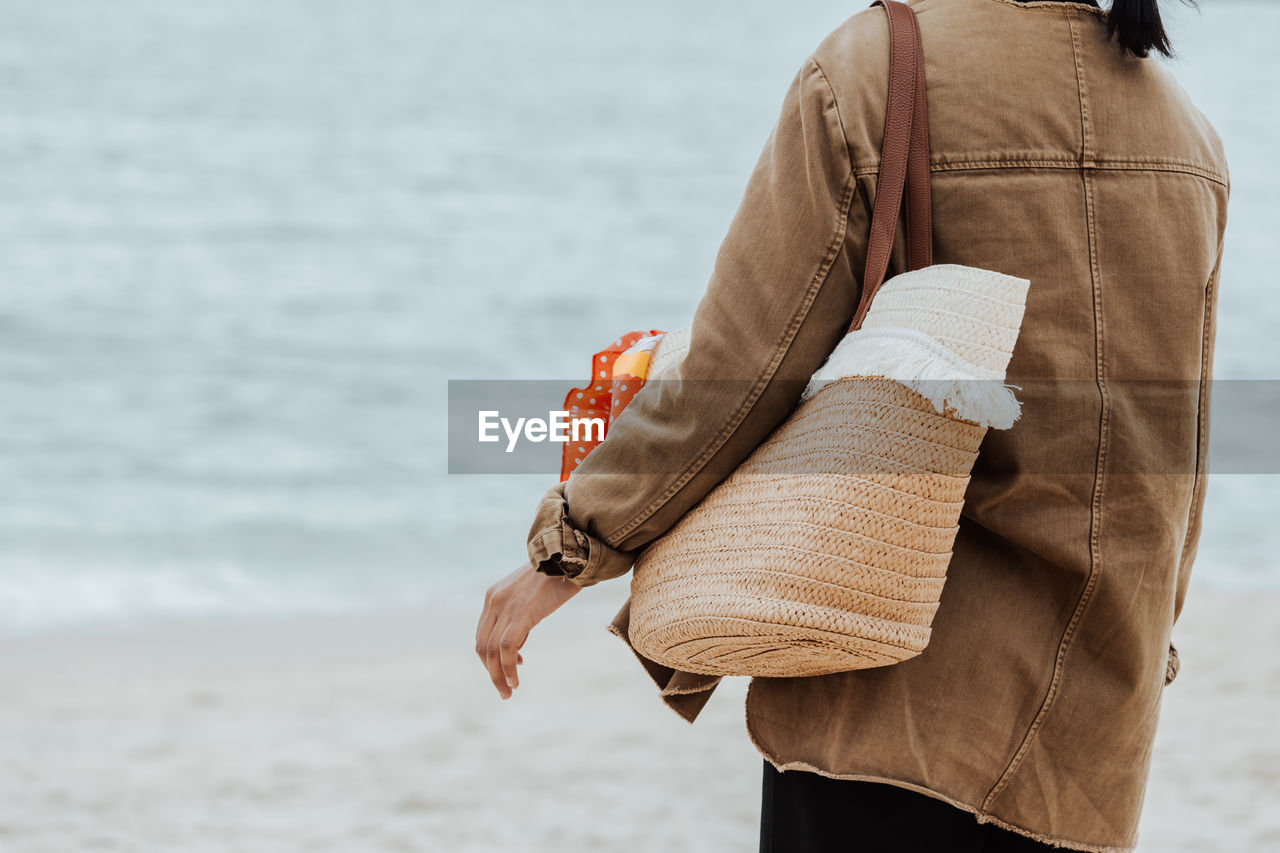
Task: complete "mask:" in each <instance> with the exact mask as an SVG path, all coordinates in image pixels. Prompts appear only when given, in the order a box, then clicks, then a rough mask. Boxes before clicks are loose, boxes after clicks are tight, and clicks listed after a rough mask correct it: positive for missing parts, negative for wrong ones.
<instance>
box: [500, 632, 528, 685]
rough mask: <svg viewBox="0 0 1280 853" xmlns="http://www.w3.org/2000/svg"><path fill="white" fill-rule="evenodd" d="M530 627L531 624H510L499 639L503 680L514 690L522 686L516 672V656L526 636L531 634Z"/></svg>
mask: <svg viewBox="0 0 1280 853" xmlns="http://www.w3.org/2000/svg"><path fill="white" fill-rule="evenodd" d="M529 627H531V626H524V627H521V626H517V625H515V624H512V625H509V626H507V630H506V631H504V632H503V634H502V638H501V639H500V640H498V656H499V669H500V670H501V671H502V678H503V681H504V682H505V683H506V685H507V686H508V687H510V688H511V689H512V690H514V689H516V688H517V687H519V686H520V677H519V675H517V674H516V658H517V657H519V655H520V647H521V646H523V645H524V641H525V638H526V637H528V636H529Z"/></svg>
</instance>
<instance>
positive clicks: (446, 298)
mask: <svg viewBox="0 0 1280 853" xmlns="http://www.w3.org/2000/svg"><path fill="white" fill-rule="evenodd" d="M1171 5H1172V4H1171ZM861 7H862V4H861V3H855V4H848V3H836V2H829V0H822V1H821V2H813V3H807V4H800V5H797V4H778V3H771V2H764V1H763V0H752V2H742V0H735V2H726V0H716V2H702V3H696V4H690V3H682V2H675V0H658V2H646V3H614V2H604V3H600V2H585V0H580V2H572V0H555V2H543V3H517V2H512V1H511V0H506V2H488V3H464V2H447V1H446V0H427V2H418V0H382V2H378V3H344V2H339V0H312V1H311V2H301V0H291V1H290V0H280V2H272V3H261V2H248V0H226V2H219V3H209V4H191V3H181V4H180V3H170V2H161V1H160V0H119V2H115V3H97V2H90V0H78V2H72V0H67V2H60V3H46V4H34V3H29V4H10V5H9V6H7V7H6V9H5V11H4V13H3V18H2V23H3V25H2V26H0V92H2V93H3V94H2V95H0V627H6V628H12V627H20V628H31V627H35V628H42V627H50V626H54V627H56V626H60V625H67V624H75V623H80V622H84V621H86V620H104V619H105V620H115V621H122V620H123V621H129V620H137V619H140V618H152V617H171V616H182V615H187V614H206V613H219V612H234V613H275V612H291V611H299V610H317V609H343V608H351V607H362V606H381V605H384V604H387V603H400V604H413V603H425V602H430V601H432V600H436V599H439V598H441V597H448V596H456V597H458V598H459V600H463V601H471V599H473V598H474V599H475V600H474V602H473V603H474V604H475V606H476V608H477V610H478V606H479V597H478V594H479V591H481V590H483V588H484V587H485V586H487V585H488V584H489V583H491V582H492V581H494V580H496V579H497V578H498V577H500V576H502V575H504V574H506V573H507V572H508V571H509V570H510V569H511V568H512V567H514V566H515V565H516V563H517V562H519V561H521V560H522V559H523V558H524V557H523V554H524V538H525V534H526V531H527V528H528V524H529V521H530V519H531V516H532V511H533V508H534V504H535V502H536V500H537V498H538V497H539V496H540V495H541V493H542V491H543V490H544V489H545V488H546V486H548V485H549V484H550V482H551V480H552V479H553V478H552V477H551V476H546V477H534V476H510V477H499V476H473V477H466V476H450V475H449V474H447V472H446V459H445V413H444V404H445V399H446V382H447V380H449V379H478V378H557V379H558V378H569V379H575V380H579V379H585V376H584V375H582V374H584V373H585V370H586V364H585V363H584V358H585V357H586V356H587V355H588V354H590V353H591V352H594V351H595V350H596V349H598V348H599V347H600V346H601V345H602V344H604V343H607V342H608V340H609V339H611V338H612V337H614V336H615V335H616V334H618V333H620V332H622V331H627V330H630V329H638V328H668V327H674V326H681V325H686V324H687V323H688V320H689V317H690V316H691V313H692V310H693V307H694V306H695V305H696V303H697V300H698V298H699V296H700V295H701V293H702V291H703V289H704V288H705V285H706V281H707V278H708V276H709V274H710V271H711V267H712V263H713V261H714V258H715V252H716V250H717V248H718V245H719V242H720V240H721V239H722V237H723V235H724V232H725V229H726V228H727V227H728V223H729V220H730V218H731V217H732V215H733V211H734V209H735V208H736V206H737V203H738V201H739V199H740V198H741V194H742V190H743V187H744V186H745V182H746V179H747V176H748V175H749V173H750V170H751V167H752V166H753V165H754V163H755V160H756V157H757V155H758V154H759V152H760V149H761V147H762V146H763V144H764V142H765V139H766V137H767V136H768V133H769V130H770V128H771V127H772V125H773V122H774V120H775V119H776V117H777V113H778V108H779V106H780V104H781V101H782V96H783V94H784V93H785V91H786V89H787V87H788V85H789V83H790V81H791V79H792V76H793V75H794V73H795V71H796V69H797V68H799V66H800V63H801V62H802V61H803V59H804V57H805V56H806V55H807V54H808V53H809V52H810V51H811V50H812V49H813V48H814V47H815V46H816V44H817V43H818V41H819V40H821V38H822V37H823V36H824V35H825V34H826V33H828V32H829V31H830V30H831V29H833V28H834V27H835V26H836V25H838V24H839V23H840V22H841V21H842V20H844V19H845V18H846V17H848V16H849V15H851V14H853V13H854V12H856V11H857V10H858V9H860V8H861ZM1169 14H1170V16H1171V17H1172V18H1173V26H1172V29H1173V33H1174V37H1175V43H1176V44H1177V46H1178V47H1179V49H1180V52H1181V58H1180V60H1179V61H1177V62H1176V63H1173V64H1172V66H1171V67H1173V69H1174V70H1175V73H1177V74H1178V75H1179V76H1180V78H1181V79H1182V80H1183V81H1184V84H1185V85H1186V86H1187V88H1188V89H1189V90H1190V92H1191V93H1192V95H1193V97H1195V98H1196V99H1197V100H1198V102H1199V103H1200V104H1201V106H1202V108H1203V109H1204V111H1205V112H1206V113H1207V114H1208V115H1209V116H1210V118H1211V119H1212V120H1213V121H1214V122H1215V124H1216V125H1217V127H1218V128H1219V129H1220V131H1221V132H1222V135H1223V137H1224V139H1225V140H1226V144H1227V148H1228V154H1229V156H1230V160H1231V167H1232V180H1233V195H1232V210H1231V231H1230V235H1229V239H1228V247H1227V260H1226V262H1225V263H1224V267H1223V275H1222V297H1221V316H1220V319H1219V336H1220V337H1219V340H1220V344H1219V348H1218V356H1217V367H1218V375H1219V376H1227V377H1234V378H1255V379H1271V378H1277V377H1280V356H1277V353H1276V351H1275V348H1274V347H1273V346H1272V340H1273V338H1272V331H1271V330H1273V329H1275V328H1276V327H1277V324H1278V323H1280V316H1278V315H1280V297H1278V296H1277V291H1276V288H1275V285H1274V271H1275V270H1276V269H1277V268H1280V256H1278V252H1277V249H1276V244H1275V242H1274V234H1275V232H1276V230H1277V227H1276V226H1277V224H1278V222H1277V221H1278V219H1280V215H1278V207H1277V202H1276V199H1277V198H1280V177H1278V172H1277V169H1276V168H1275V166H1274V165H1273V161H1272V159H1271V152H1270V148H1269V144H1270V142H1271V140H1274V139H1276V138H1278V137H1280V111H1277V110H1276V109H1274V97H1273V94H1272V90H1273V86H1272V85H1270V84H1271V83H1274V81H1275V79H1276V75H1277V73H1280V60H1277V59H1276V58H1275V53H1274V51H1272V50H1270V46H1269V44H1268V39H1269V38H1270V34H1271V33H1274V32H1276V31H1278V30H1280V9H1277V8H1274V7H1272V6H1271V5H1270V4H1268V3H1254V4H1244V3H1239V4H1232V3H1226V2H1215V3H1212V4H1210V3H1205V4H1203V13H1202V14H1200V15H1197V14H1196V13H1194V12H1190V11H1183V10H1180V9H1178V8H1171V9H1170V10H1169ZM1268 81H1270V83H1269V82H1268ZM1266 104H1271V107H1269V108H1264V106H1265V105H1266ZM548 403H549V405H553V406H554V405H556V404H558V403H559V401H558V400H549V401H548ZM1278 482H1280V481H1278V480H1277V479H1276V478H1259V477H1240V476H1235V477H1215V478H1214V479H1213V482H1212V483H1211V486H1210V503H1209V511H1208V516H1207V521H1206V527H1205V533H1204V539H1203V544H1202V548H1201V554H1200V560H1199V562H1198V564H1197V569H1196V578H1197V580H1198V581H1199V582H1203V583H1206V584H1232V585H1241V584H1244V585H1252V584H1263V585H1280V568H1278V567H1277V562H1278V561H1277V559H1276V558H1275V556H1274V555H1275V554H1276V553H1277V551H1280V528H1277V527H1276V526H1275V525H1274V524H1273V523H1272V519H1273V518H1274V517H1275V514H1276V511H1277V509H1280V500H1278V499H1277V496H1276V495H1277V483H1278Z"/></svg>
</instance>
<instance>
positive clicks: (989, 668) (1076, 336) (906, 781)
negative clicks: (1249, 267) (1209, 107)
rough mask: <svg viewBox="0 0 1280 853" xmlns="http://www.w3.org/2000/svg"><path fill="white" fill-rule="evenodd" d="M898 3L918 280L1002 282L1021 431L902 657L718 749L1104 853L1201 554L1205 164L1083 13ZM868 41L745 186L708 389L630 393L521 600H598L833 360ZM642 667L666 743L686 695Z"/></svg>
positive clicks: (1185, 111) (847, 58)
mask: <svg viewBox="0 0 1280 853" xmlns="http://www.w3.org/2000/svg"><path fill="white" fill-rule="evenodd" d="M911 5H912V7H913V8H914V9H915V11H916V12H917V13H918V15H919V22H920V28H921V33H922V39H923V44H924V51H925V56H926V68H927V75H928V100H929V109H930V120H931V130H930V139H931V144H932V149H933V150H932V161H931V172H932V182H933V214H934V241H935V242H934V259H935V261H936V262H938V263H955V264H967V265H972V266H978V267H985V268H988V269H993V270H998V271H1000V272H1004V273H1008V274H1011V275H1016V276H1020V277H1023V278H1027V279H1029V280H1030V281H1031V291H1030V295H1029V297H1028V300H1027V310H1026V317H1025V320H1024V325H1023V329H1022V334H1021V338H1020V339H1019V341H1018V344H1017V348H1016V349H1015V351H1014V354H1013V360H1012V362H1011V364H1010V366H1009V382H1011V383H1013V384H1015V385H1019V386H1021V388H1022V390H1021V391H1020V392H1019V394H1018V395H1019V397H1020V399H1021V400H1022V402H1023V414H1022V418H1021V420H1020V421H1018V423H1016V424H1015V425H1014V427H1013V428H1012V429H1010V430H1007V431H992V432H990V433H989V434H988V436H987V439H986V441H985V443H984V444H983V447H982V452H981V455H980V457H979V460H978V464H977V467H976V468H975V471H974V476H973V480H972V483H971V485H970V488H969V490H968V493H967V495H966V502H965V508H964V513H963V517H962V519H961V527H960V533H959V536H958V538H957V540H956V543H955V555H954V558H953V559H952V561H951V564H950V568H949V570H948V579H947V582H946V587H945V589H944V591H943V595H942V604H941V607H940V608H939V610H938V613H937V616H936V618H935V621H934V627H933V636H932V640H931V642H930V644H929V646H928V648H927V649H926V650H925V652H924V653H923V654H922V655H920V656H919V657H917V658H913V659H911V660H908V661H906V662H904V663H901V664H897V665H895V666H887V667H881V668H877V669H868V670H861V671H857V672H847V673H839V674H835V675H828V676H821V677H815V678H756V679H753V681H752V682H751V685H750V688H749V692H748V696H747V723H748V730H749V732H750V736H751V738H752V741H753V742H754V744H755V745H756V746H757V747H758V748H759V750H760V751H761V752H762V753H763V754H764V755H766V756H767V757H768V758H769V759H770V760H771V761H772V762H773V763H774V764H776V765H777V766H779V767H781V768H804V769H808V770H814V771H817V772H820V773H823V774H825V775H829V776H834V777H841V778H859V779H874V780H882V781H887V782H891V783H893V784H896V785H901V786H904V787H907V788H912V789H915V790H919V791H923V792H926V793H928V794H930V795H932V796H935V797H938V798H941V799H943V800H946V801H947V802H950V803H952V804H954V805H956V806H958V807H960V808H963V809H966V810H968V811H970V812H973V813H974V814H976V815H977V817H978V819H979V820H982V821H993V822H996V823H999V824H1001V825H1004V826H1008V827H1011V828H1013V829H1015V830H1018V831H1020V832H1023V833H1025V834H1027V835H1031V836H1034V837H1036V838H1039V839H1042V840H1046V841H1049V842H1052V843H1055V844H1059V845H1062V846H1065V847H1070V848H1075V849H1081V850H1127V849H1129V848H1131V847H1132V846H1133V845H1134V843H1135V837H1136V826H1137V823H1138V816H1139V812H1140V810H1141V805H1142V798H1143V791H1144V788H1145V785H1146V780H1147V773H1148V767H1149V762H1150V757H1151V745H1152V740H1153V737H1154V733H1155V727H1156V718H1157V714H1158V709H1159V705H1160V700H1161V695H1162V691H1163V688H1164V685H1165V684H1166V682H1167V680H1172V676H1173V674H1174V672H1176V656H1175V655H1174V654H1173V652H1172V647H1171V644H1170V631H1171V629H1172V627H1173V623H1174V621H1175V619H1176V618H1177V616H1178V613H1179V612H1180V610H1181V608H1182V604H1183V600H1184V596H1185V593H1186V589H1187V580H1188V576H1189V572H1190V568H1191V562H1192V559H1193V557H1194V556H1195V551H1196V543H1197V540H1198V538H1199V532H1200V517H1201V507H1202V505H1203V501H1204V489H1205V477H1204V468H1205V463H1206V447H1207V438H1208V435H1207V430H1208V399H1207V384H1206V383H1205V382H1204V381H1203V380H1207V379H1208V378H1209V376H1210V372H1211V367H1212V352H1213V336H1214V322H1215V318H1214V306H1215V304H1216V301H1217V300H1216V297H1217V283H1218V265H1219V259H1220V256H1221V252H1222V235H1223V230H1224V227H1225V223H1226V211H1227V194H1228V178H1227V166H1226V161H1225V158H1224V155H1223V150H1222V145H1221V143H1220V141H1219V139H1218V137H1217V135H1216V134H1215V132H1214V130H1213V128H1212V127H1211V126H1210V125H1209V123H1208V122H1207V121H1206V120H1205V118H1204V117H1203V116H1202V115H1201V113H1200V112H1199V111H1198V110H1197V109H1196V108H1195V106H1194V105H1193V104H1192V103H1191V101H1190V100H1189V99H1188V97H1187V95H1186V94H1185V92H1184V91H1183V90H1182V89H1181V88H1180V87H1179V86H1178V84H1177V83H1176V82H1175V81H1174V80H1173V78H1172V77H1171V75H1170V74H1169V73H1168V71H1166V69H1165V68H1164V67H1162V66H1161V65H1160V64H1159V63H1158V62H1157V61H1155V60H1153V59H1135V58H1132V57H1125V56H1122V55H1121V54H1120V53H1119V51H1118V50H1117V48H1116V47H1115V46H1114V45H1113V43H1111V42H1109V41H1108V40H1107V37H1106V33H1105V24H1104V18H1103V16H1102V13H1101V12H1100V11H1099V10H1098V9H1096V8H1093V7H1091V6H1088V5H1085V4H1082V3H1072V2H1040V3H1036V2H1031V3H1015V2H1012V0H914V2H912V3H911ZM887 35H888V32H887V26H886V23H885V19H884V13H883V11H882V10H880V9H868V10H866V11H862V12H859V13H858V14H855V15H853V17H851V18H850V19H848V20H847V21H845V22H844V23H843V24H841V25H840V26H839V27H838V28H837V29H836V30H835V31H833V32H832V33H831V34H830V35H828V36H827V37H826V38H825V39H824V40H823V41H822V42H821V44H820V45H819V46H818V47H817V49H816V50H815V51H814V52H813V54H812V55H811V56H810V57H809V58H808V59H806V61H805V62H804V64H803V65H802V67H801V68H800V70H799V72H798V73H797V74H796V76H795V79H794V81H793V82H792V84H791V88H790V90H789V91H788V92H787V95H786V98H785V100H784V102H783V105H782V110H781V115H780V117H779V119H778V122H777V126H776V127H775V129H774V131H773V133H772V134H771V136H770V138H769V140H768V142H767V144H766V146H765V148H764V152H763V153H762V155H761V157H760V159H759V162H758V164H757V166H756V168H755V170H754V172H753V173H752V175H751V178H750V181H749V183H748V185H747V188H746V192H745V194H744V196H743V199H742V202H741V206H740V208H739V210H738V212H737V214H736V215H735V217H734V219H733V221H732V223H731V225H730V228H729V232H728V235H727V236H726V237H725V239H724V242H723V244H722V245H721V247H720V250H719V253H718V256H717V259H716V264H715V268H714V273H713V275H712V278H711V281H710V285H709V287H708V289H707V292H706V294H705V296H704V297H703V299H702V301H701V303H700V304H699V306H698V309H697V312H696V314H695V317H694V319H693V324H692V325H693V336H692V343H691V348H690V351H689V354H688V356H687V357H686V359H685V361H684V362H683V364H682V366H681V368H680V376H681V378H682V379H720V380H723V379H727V378H732V379H734V380H738V381H732V382H726V381H719V382H688V383H658V385H660V386H661V388H657V387H655V388H653V389H650V387H648V386H646V388H645V389H644V390H642V391H641V393H640V394H639V395H637V396H636V398H635V399H634V400H633V401H632V403H631V404H630V407H629V408H628V409H627V410H626V412H625V413H624V414H623V415H622V417H620V418H619V419H618V421H617V422H616V424H615V425H614V426H613V428H612V430H611V432H610V436H609V440H608V441H607V442H606V443H605V444H604V445H602V446H601V447H599V448H598V449H597V450H595V451H594V452H593V453H592V455H591V456H589V457H588V458H587V459H586V461H585V463H584V464H583V465H582V466H581V467H580V468H579V469H578V470H577V472H576V473H575V474H574V475H573V477H572V478H571V479H570V480H569V481H568V483H567V484H565V485H564V486H563V487H556V488H553V489H551V490H550V491H549V492H548V493H547V495H546V496H545V497H544V498H543V500H542V502H541V504H540V506H539V508H538V513H537V517H536V519H535V521H534V523H533V526H532V529H531V532H530V537H529V555H530V558H531V559H532V561H533V562H534V564H535V565H537V566H538V567H539V568H540V570H542V571H544V572H548V573H551V574H558V573H563V574H567V575H569V576H570V577H571V578H572V579H573V581H574V582H575V583H578V584H581V585H583V586H587V585H591V584H595V583H597V582H599V581H602V580H606V579H608V578H614V577H617V576H620V575H623V574H625V573H626V572H627V571H628V569H629V568H630V567H631V565H632V562H633V560H634V557H635V554H636V552H637V551H638V550H639V549H642V548H643V547H644V546H645V545H646V544H647V543H649V542H651V541H652V540H654V539H655V538H657V537H659V536H661V535H662V534H663V532H664V531H666V530H667V529H668V528H669V527H670V526H671V525H672V524H673V523H674V522H675V521H676V519H678V518H679V517H680V515H681V514H683V513H684V512H685V511H687V510H688V509H689V508H690V507H691V506H693V505H694V504H695V503H696V502H697V501H698V500H699V499H700V498H701V497H702V496H703V495H705V494H706V493H707V492H708V491H709V490H710V489H711V488H713V487H714V486H715V485H716V484H717V483H719V482H720V481H721V480H722V479H724V477H726V476H727V475H728V473H729V472H730V471H731V470H732V469H733V468H734V467H735V466H736V465H737V464H738V463H739V462H740V461H742V459H744V458H745V457H746V456H747V455H748V454H749V453H750V451H751V450H752V449H753V448H754V447H755V446H756V445H757V444H759V443H760V441H761V440H762V439H764V438H765V436H766V435H768V433H769V432H770V431H771V430H773V429H774V427H776V426H777V425H778V424H779V423H780V422H781V421H782V420H783V419H784V418H785V417H786V416H787V415H788V414H789V413H790V412H791V410H792V409H793V408H794V406H795V404H796V402H797V399H798V395H799V393H800V389H801V387H802V385H803V380H804V379H806V378H807V377H808V376H809V375H810V374H811V373H812V372H813V371H814V370H815V369H816V368H817V367H818V366H819V365H820V364H821V362H822V361H823V360H824V359H825V357H826V356H827V354H828V353H830V351H831V350H832V348H833V347H834V346H835V344H836V342H837V341H838V340H839V339H840V338H841V336H842V335H843V334H844V331H845V328H846V327H847V325H848V323H849V320H850V317H851V315H852V313H853V310H854V306H855V304H856V302H857V299H858V295H859V287H860V277H861V272H862V268H863V260H864V257H863V256H864V251H865V246H866V241H867V229H868V222H869V218H870V211H871V205H872V201H873V199H874V198H875V189H876V170H877V166H878V158H879V151H880V142H881V135H882V129H883V123H884V100H885V92H886V88H887V73H888V72H887V69H888V42H887ZM899 235H900V239H899V244H898V246H897V247H896V248H895V257H894V261H893V269H895V270H901V269H902V268H903V260H904V259H903V253H902V245H901V242H902V241H901V230H900V232H899ZM1152 380H1165V381H1152ZM629 466H630V467H632V468H634V469H636V470H640V469H643V471H644V472H645V473H643V474H641V473H636V474H627V473H625V472H626V471H627V470H628V467H629ZM627 619H628V610H627V608H625V607H624V608H623V610H622V612H620V613H619V614H618V617H617V618H616V619H615V620H614V623H613V625H612V626H611V628H612V630H614V632H615V633H618V634H619V635H620V636H622V637H623V638H624V639H625V638H626V627H627ZM641 661H642V663H644V664H645V667H646V669H647V670H648V672H649V673H650V675H651V676H652V677H653V679H654V680H655V681H656V682H657V683H658V685H659V686H660V687H661V688H662V696H663V698H664V700H665V701H666V702H667V703H668V704H669V705H671V707H673V708H674V709H675V710H676V711H678V712H679V713H680V714H681V715H682V716H684V717H685V718H686V719H688V720H690V721H692V720H693V719H694V717H695V716H696V715H697V713H698V712H699V710H700V709H701V708H702V706H703V704H704V703H705V702H706V700H707V698H708V696H709V695H710V693H711V691H712V689H713V688H714V687H715V685H716V681H717V680H716V679H714V678H710V677H705V676H696V675H692V674H689V673H681V672H673V671H671V670H670V669H667V668H665V667H662V666H659V665H658V664H656V663H654V662H652V661H645V660H644V659H643V658H642V659H641Z"/></svg>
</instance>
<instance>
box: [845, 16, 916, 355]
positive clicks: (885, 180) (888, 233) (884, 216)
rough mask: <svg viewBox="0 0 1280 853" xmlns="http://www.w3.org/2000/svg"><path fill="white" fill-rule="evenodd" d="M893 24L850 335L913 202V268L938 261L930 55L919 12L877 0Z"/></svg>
mask: <svg viewBox="0 0 1280 853" xmlns="http://www.w3.org/2000/svg"><path fill="white" fill-rule="evenodd" d="M871 5H873V6H876V5H879V6H883V7H884V10H885V12H886V13H887V14H888V19H889V95H888V102H887V104H886V106H885V119H884V140H883V142H882V144H881V149H880V174H879V177H878V178H877V180H876V199H875V204H874V206H873V208H872V214H871V234H870V237H869V239H868V242H867V264H866V269H865V271H864V273H863V277H862V298H861V299H860V300H859V303H858V310H857V311H856V312H855V313H854V317H853V323H852V325H851V326H850V327H849V328H850V331H852V330H853V329H856V328H858V326H860V325H861V324H862V318H863V317H864V316H865V315H866V313H867V309H868V308H870V307H871V299H872V297H874V296H875V294H876V291H877V290H879V289H880V285H881V284H882V283H883V282H884V277H885V274H886V273H887V272H888V269H889V256H890V254H891V253H892V250H893V237H894V231H895V229H896V228H897V224H898V215H899V213H900V212H901V209H902V201H903V197H904V195H905V196H906V200H907V257H908V262H907V267H908V269H920V268H921V267H926V266H929V265H930V264H931V263H932V262H933V223H932V214H931V208H932V198H931V192H930V186H929V112H928V105H927V103H926V100H925V79H924V51H923V48H922V45H921V43H920V28H919V25H918V24H917V22H916V17H915V13H914V12H913V11H912V10H911V8H910V7H909V6H907V5H906V4H905V3H900V2H897V0H875V2H873V3H872V4H871Z"/></svg>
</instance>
